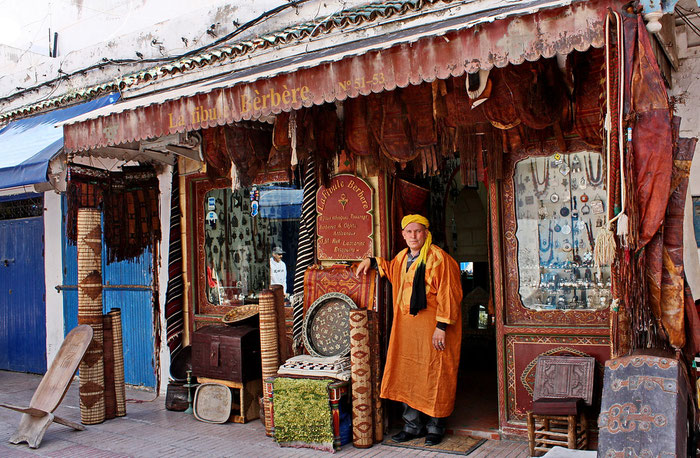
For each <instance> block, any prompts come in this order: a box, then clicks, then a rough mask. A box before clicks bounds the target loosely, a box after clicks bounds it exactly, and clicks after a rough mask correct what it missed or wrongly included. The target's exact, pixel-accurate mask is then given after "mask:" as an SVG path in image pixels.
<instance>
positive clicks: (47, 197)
mask: <svg viewBox="0 0 700 458" xmlns="http://www.w3.org/2000/svg"><path fill="white" fill-rule="evenodd" d="M61 224H62V215H61V195H60V194H58V193H56V192H54V191H48V192H45V193H44V272H45V275H44V284H45V291H46V367H49V366H51V362H52V361H53V359H54V357H55V356H56V353H57V352H58V349H59V348H60V346H61V343H62V342H63V294H62V293H61V292H60V291H58V290H57V289H56V287H57V286H59V285H62V284H63V243H62V237H61V235H62V231H61Z"/></svg>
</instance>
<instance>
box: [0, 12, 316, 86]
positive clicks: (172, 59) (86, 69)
mask: <svg viewBox="0 0 700 458" xmlns="http://www.w3.org/2000/svg"><path fill="white" fill-rule="evenodd" d="M308 1H309V0H289V1H288V3H285V4H282V5H279V6H277V7H275V8H272V9H271V10H267V11H265V12H263V13H262V14H260V15H259V16H258V17H256V18H254V19H251V20H250V21H248V22H246V23H244V24H242V25H240V26H238V27H237V28H236V29H235V30H233V31H232V32H230V33H228V34H226V35H224V36H223V37H221V38H219V39H218V40H215V41H213V42H211V43H209V44H206V45H203V46H200V47H199V48H196V49H193V50H191V51H188V52H186V53H184V54H180V55H178V56H172V57H158V58H149V59H108V58H106V57H104V58H102V62H99V63H97V64H93V65H89V66H87V67H83V68H81V69H79V70H75V71H73V72H71V73H63V74H61V76H57V77H55V78H52V79H50V80H47V81H44V82H42V83H39V84H36V85H34V86H30V87H28V88H21V89H18V91H17V92H15V93H13V94H11V95H9V96H7V97H5V99H13V98H16V97H18V96H20V95H22V94H25V93H27V92H31V91H35V90H37V89H39V88H41V87H44V86H49V85H52V84H55V83H57V82H59V81H62V80H65V79H69V78H71V77H73V76H75V75H78V74H82V73H85V72H89V71H91V70H95V69H101V68H105V67H108V66H111V65H123V64H134V63H166V62H175V61H177V60H180V59H185V58H187V57H190V56H193V55H195V54H198V53H200V52H202V51H206V50H207V49H210V48H212V47H215V46H218V45H220V44H222V43H225V42H226V41H228V40H230V39H231V38H234V37H236V36H237V35H240V34H241V33H243V32H245V31H246V30H248V29H249V28H251V27H253V26H254V25H256V24H258V23H260V22H262V21H263V20H265V19H267V18H269V17H271V16H274V15H276V14H278V13H281V12H282V11H284V10H286V9H288V8H296V7H297V6H299V5H301V4H302V3H306V2H308ZM44 99H45V98H44ZM44 99H42V100H44Z"/></svg>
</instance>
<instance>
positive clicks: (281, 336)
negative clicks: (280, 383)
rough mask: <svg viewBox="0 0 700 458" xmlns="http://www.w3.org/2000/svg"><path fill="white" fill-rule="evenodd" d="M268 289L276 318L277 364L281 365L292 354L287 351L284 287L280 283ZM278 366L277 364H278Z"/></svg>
mask: <svg viewBox="0 0 700 458" xmlns="http://www.w3.org/2000/svg"><path fill="white" fill-rule="evenodd" d="M270 290H272V294H273V296H274V298H275V319H276V320H277V351H278V352H279V353H278V358H279V364H280V365H281V364H282V363H284V362H285V361H287V359H288V358H289V357H290V356H292V355H289V354H288V352H287V325H286V323H285V321H286V318H285V315H284V288H282V285H270ZM278 367H279V366H278Z"/></svg>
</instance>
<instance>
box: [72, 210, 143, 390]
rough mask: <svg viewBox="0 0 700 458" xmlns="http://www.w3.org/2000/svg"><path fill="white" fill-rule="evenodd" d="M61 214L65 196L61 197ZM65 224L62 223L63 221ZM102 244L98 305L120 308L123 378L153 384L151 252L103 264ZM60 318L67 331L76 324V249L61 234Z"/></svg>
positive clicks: (132, 383)
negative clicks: (100, 286)
mask: <svg viewBox="0 0 700 458" xmlns="http://www.w3.org/2000/svg"><path fill="white" fill-rule="evenodd" d="M64 215H65V199H64ZM64 227H65V225H64ZM106 259H107V254H106V252H105V248H104V243H103V244H102V279H103V282H104V284H103V291H102V306H103V312H104V313H108V312H109V311H110V310H111V309H113V308H119V309H121V312H122V338H123V349H124V380H125V382H126V383H128V384H130V385H142V386H147V387H155V385H156V377H155V371H154V352H155V338H154V335H153V334H154V331H153V310H154V309H153V272H152V266H153V255H152V254H151V252H150V251H146V252H145V253H143V255H141V257H139V258H138V259H136V260H135V261H133V262H130V261H122V262H113V263H111V264H109V265H107V264H106V261H105V260H106ZM63 265H64V270H63V287H62V290H63V319H64V323H65V333H66V334H67V333H68V332H70V330H71V329H73V328H74V327H75V326H77V325H78V289H77V286H76V285H77V282H78V250H77V247H76V246H74V245H71V244H70V243H68V239H67V238H66V237H65V233H64V236H63Z"/></svg>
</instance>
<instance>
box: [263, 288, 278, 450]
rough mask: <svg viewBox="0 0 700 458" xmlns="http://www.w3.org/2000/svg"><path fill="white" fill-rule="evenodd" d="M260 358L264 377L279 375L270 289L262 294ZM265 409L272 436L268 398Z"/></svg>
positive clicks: (266, 431) (273, 306)
mask: <svg viewBox="0 0 700 458" xmlns="http://www.w3.org/2000/svg"><path fill="white" fill-rule="evenodd" d="M259 303H260V312H259V313H260V317H259V318H260V358H261V360H262V377H263V380H266V379H267V378H268V377H273V376H275V375H277V369H279V351H278V348H277V316H276V314H275V296H274V294H273V293H272V291H270V290H269V289H266V290H264V291H262V292H261V293H260V296H259ZM263 403H264V406H263V407H264V409H265V420H266V421H265V434H267V435H268V436H272V434H273V429H272V421H267V420H268V419H272V403H271V402H270V400H269V399H267V397H265V398H264V399H263Z"/></svg>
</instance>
